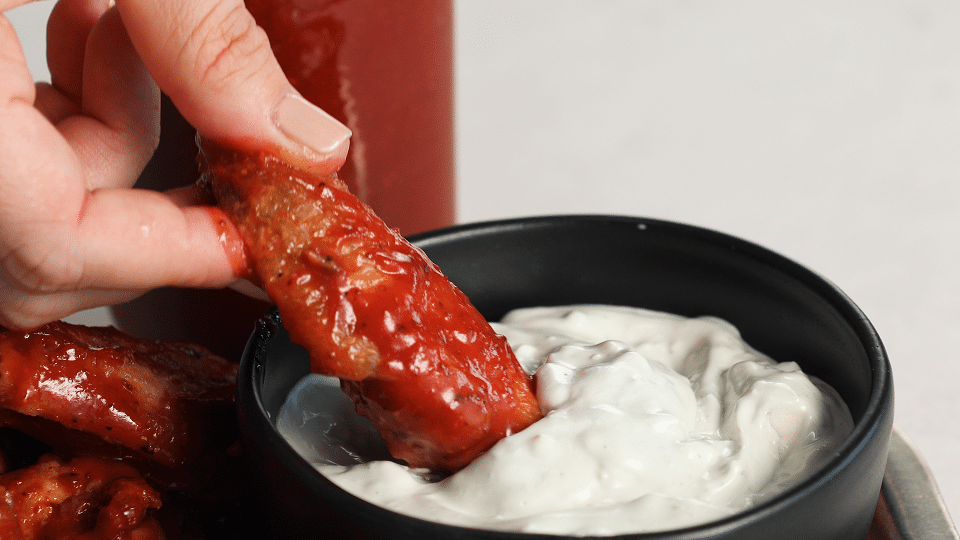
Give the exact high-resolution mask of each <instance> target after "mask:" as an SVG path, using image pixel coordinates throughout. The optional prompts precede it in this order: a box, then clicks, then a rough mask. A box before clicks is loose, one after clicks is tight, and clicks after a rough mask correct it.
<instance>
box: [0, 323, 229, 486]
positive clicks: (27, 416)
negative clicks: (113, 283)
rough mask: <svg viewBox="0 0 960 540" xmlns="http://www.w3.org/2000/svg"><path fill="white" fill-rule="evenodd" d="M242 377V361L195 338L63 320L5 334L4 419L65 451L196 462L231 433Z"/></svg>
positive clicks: (0, 404)
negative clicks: (159, 338) (165, 337)
mask: <svg viewBox="0 0 960 540" xmlns="http://www.w3.org/2000/svg"><path fill="white" fill-rule="evenodd" d="M235 384H236V366H235V365H232V364H230V363H228V362H226V361H225V360H224V359H222V358H220V357H218V356H215V355H213V354H211V353H209V352H208V351H207V350H206V349H203V348H201V347H199V346H196V345H192V344H188V343H179V342H154V341H149V340H142V339H136V338H133V337H130V336H128V335H126V334H124V333H122V332H120V331H119V330H116V329H114V328H88V327H83V326H76V325H71V324H67V323H63V322H59V321H58V322H53V323H50V324H47V325H45V326H43V327H41V328H40V329H38V330H35V331H32V332H13V331H6V330H4V331H2V332H0V409H2V410H0V425H10V426H13V427H16V428H17V429H20V430H21V431H24V432H26V433H28V434H30V435H31V436H34V437H36V438H37V439H40V440H42V441H43V442H45V443H47V444H50V445H52V446H54V447H55V448H57V449H59V450H62V451H64V452H67V453H91V452H96V453H100V454H103V453H110V454H112V455H115V456H116V457H133V458H137V459H142V460H146V461H149V462H153V463H156V464H157V465H159V466H162V467H172V468H176V467H181V466H183V465H185V464H188V463H191V462H194V461H196V460H197V459H198V458H199V457H200V456H201V454H202V453H203V452H205V451H206V449H207V448H208V446H209V445H210V444H211V442H212V441H215V440H216V437H217V436H221V435H222V436H225V437H228V436H229V434H226V435H223V434H224V431H225V429H229V428H231V427H232V426H233V425H234V422H233V414H234V413H233V403H234V388H235ZM231 431H232V430H231ZM230 442H232V441H230ZM228 444H229V443H228ZM93 447H96V448H93Z"/></svg>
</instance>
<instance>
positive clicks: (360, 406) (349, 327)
mask: <svg viewBox="0 0 960 540" xmlns="http://www.w3.org/2000/svg"><path fill="white" fill-rule="evenodd" d="M203 152H204V154H205V156H206V159H207V163H208V166H207V171H206V173H207V174H206V176H205V181H207V182H209V184H210V187H211V188H212V190H213V192H214V195H215V196H216V198H217V200H218V204H219V205H220V206H221V208H223V209H224V211H225V212H226V213H227V215H228V216H230V218H231V220H232V221H233V222H234V224H235V225H236V226H237V229H238V231H239V232H240V235H241V236H242V237H243V238H244V241H245V242H246V243H247V247H248V249H249V253H250V256H251V259H252V261H253V267H254V270H255V273H256V274H257V276H259V278H260V281H261V282H262V284H263V287H264V289H265V290H266V291H267V294H268V295H269V296H270V298H271V299H272V300H273V301H274V302H276V304H277V306H278V308H279V310H280V314H281V317H282V318H283V321H284V326H285V327H286V328H287V330H288V331H289V332H290V335H291V338H292V339H293V341H294V342H296V343H298V344H300V345H302V346H303V347H305V348H306V349H307V350H308V351H309V353H310V358H311V363H312V368H313V370H314V371H315V372H318V373H323V374H326V375H332V376H336V377H340V378H341V380H342V381H343V388H344V390H345V391H346V392H347V393H348V394H349V395H351V397H353V398H354V400H355V402H356V403H357V410H358V411H359V412H360V413H361V414H363V415H365V416H367V417H368V418H370V419H371V420H372V421H373V423H374V424H375V425H376V426H377V428H378V429H379V430H380V432H381V434H383V436H384V438H385V439H386V441H387V444H388V446H389V448H390V451H391V453H392V454H393V455H394V456H395V457H397V458H399V459H403V460H404V461H406V462H407V463H408V464H410V465H411V466H414V467H428V468H431V469H434V470H443V471H455V470H457V469H460V468H462V467H463V466H465V465H466V464H467V463H469V462H470V461H471V460H473V459H474V458H475V457H476V456H477V455H479V454H480V453H481V452H483V451H485V450H486V449H488V448H489V447H490V446H492V445H493V444H494V443H495V442H496V441H497V440H499V439H501V438H503V437H504V436H506V435H508V434H510V433H513V432H517V431H520V430H522V429H523V428H525V427H527V426H528V425H530V424H531V423H532V422H534V421H535V420H537V419H538V418H539V416H540V410H539V406H538V404H537V402H536V399H535V397H534V394H533V391H532V382H531V379H530V378H529V377H528V376H527V375H526V374H525V373H524V372H523V371H522V369H521V368H520V366H519V364H518V362H517V361H516V358H515V357H514V355H513V353H512V351H511V350H510V348H509V346H508V345H507V344H506V341H505V340H504V338H503V337H502V336H499V335H497V334H496V333H495V332H494V331H493V330H492V329H491V328H490V325H489V324H488V323H487V322H486V321H485V320H484V319H483V317H482V316H481V315H480V313H479V312H477V310H476V309H475V308H474V307H473V306H472V305H471V304H470V302H469V301H468V300H467V298H466V297H465V296H464V295H463V294H462V293H461V292H460V290H459V289H457V288H456V287H455V286H454V285H453V284H451V283H450V281H449V280H448V279H447V278H446V277H445V276H444V275H443V274H442V273H440V270H439V269H438V268H437V267H436V265H434V264H433V263H432V262H431V261H430V260H428V259H427V257H426V255H425V254H424V253H423V252H422V251H420V250H419V249H417V248H416V247H415V246H413V245H411V244H410V243H409V242H407V241H406V240H405V239H404V238H402V237H401V236H400V235H399V233H397V232H396V231H394V230H392V229H390V228H389V227H387V226H386V225H385V224H384V223H383V221H381V220H380V219H379V218H378V217H377V216H376V215H375V214H374V213H373V211H372V210H370V208H368V207H367V206H365V205H364V204H362V203H361V202H360V201H359V200H358V199H357V198H356V197H354V196H353V195H352V194H350V193H349V192H348V191H347V190H346V187H345V185H344V184H343V183H342V182H341V181H340V180H338V179H337V178H336V176H329V177H322V178H316V177H310V176H308V175H307V174H306V173H304V172H302V171H299V170H296V169H294V168H292V167H290V166H288V165H286V164H284V163H283V162H281V161H279V160H278V159H276V158H274V157H272V156H271V155H268V154H266V153H244V152H236V151H232V150H227V149H223V148H221V147H218V146H214V145H212V144H209V143H205V145H204V146H203Z"/></svg>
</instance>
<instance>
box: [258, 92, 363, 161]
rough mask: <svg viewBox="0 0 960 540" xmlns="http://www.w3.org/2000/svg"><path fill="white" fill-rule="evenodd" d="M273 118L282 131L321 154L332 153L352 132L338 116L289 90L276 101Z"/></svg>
mask: <svg viewBox="0 0 960 540" xmlns="http://www.w3.org/2000/svg"><path fill="white" fill-rule="evenodd" d="M273 121H274V122H275V123H276V125H277V127H278V128H280V131H282V132H283V134H284V135H286V136H287V137H289V138H291V139H293V140H295V141H297V142H298V143H300V144H302V145H304V146H306V147H308V148H310V149H311V150H313V151H314V152H317V153H318V154H322V155H328V154H332V153H333V152H334V151H336V150H337V148H339V147H340V145H342V144H343V143H345V142H346V141H347V140H349V139H350V135H351V134H352V133H351V132H350V128H348V127H347V126H345V125H343V124H341V123H340V121H339V120H337V119H336V118H334V117H332V116H330V115H329V114H327V112H326V111H324V110H323V109H321V108H320V107H317V106H316V105H314V104H313V103H310V102H309V101H307V100H306V99H304V98H303V96H301V95H300V94H296V93H293V92H291V93H289V94H286V95H284V96H283V97H281V98H280V101H279V102H277V106H276V107H275V108H274V111H273Z"/></svg>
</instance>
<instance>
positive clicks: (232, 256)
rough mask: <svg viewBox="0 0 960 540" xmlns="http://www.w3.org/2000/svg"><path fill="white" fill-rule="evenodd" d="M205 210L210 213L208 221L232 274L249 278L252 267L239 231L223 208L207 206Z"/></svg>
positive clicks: (251, 273)
mask: <svg viewBox="0 0 960 540" xmlns="http://www.w3.org/2000/svg"><path fill="white" fill-rule="evenodd" d="M207 212H208V213H209V214H210V221H211V222H212V223H213V226H214V228H215V229H216V231H217V238H219V239H220V247H222V248H223V253H224V254H225V255H226V256H227V261H228V262H229V263H230V268H232V269H233V275H234V276H236V277H238V278H242V279H249V278H250V277H251V276H252V275H253V269H252V268H250V260H249V257H248V256H247V250H246V246H245V244H244V243H243V240H242V239H241V238H240V235H239V233H237V229H236V228H235V227H234V226H233V223H231V222H230V220H229V219H228V218H227V216H226V215H225V214H224V213H223V210H220V209H219V208H216V207H209V208H207Z"/></svg>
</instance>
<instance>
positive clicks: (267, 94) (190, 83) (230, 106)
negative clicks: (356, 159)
mask: <svg viewBox="0 0 960 540" xmlns="http://www.w3.org/2000/svg"><path fill="white" fill-rule="evenodd" d="M117 8H118V9H119V10H120V14H121V17H122V18H123V21H124V24H125V25H126V26H127V29H128V31H129V33H130V37H131V40H132V41H133V43H134V46H135V47H136V48H137V51H138V53H139V54H140V56H141V58H142V59H143V61H144V64H145V65H146V66H147V69H148V70H149V71H150V73H151V75H153V77H154V79H155V80H156V81H157V84H158V85H159V86H160V88H161V89H162V90H163V91H164V92H166V93H167V94H168V95H169V96H170V98H171V99H172V100H173V102H174V104H176V106H177V109H179V110H180V112H181V114H183V116H184V118H186V119H187V121H188V122H190V123H191V125H193V126H194V127H196V128H197V130H198V131H200V132H201V133H202V134H203V135H205V136H207V137H209V138H212V139H216V140H221V141H230V142H233V143H234V144H241V145H243V144H246V145H249V144H250V142H251V141H253V142H254V143H257V144H260V145H266V146H268V147H271V148H272V149H273V150H275V151H277V152H278V153H280V154H281V155H283V156H284V157H285V158H286V159H288V160H289V161H291V162H293V163H295V164H297V165H301V166H305V167H307V168H310V169H313V170H315V171H316V172H318V173H321V174H323V173H330V172H333V171H335V170H337V169H339V168H340V166H342V165H343V161H344V159H345V158H346V152H347V148H348V146H349V137H350V130H349V129H347V128H346V127H345V126H343V125H342V124H341V123H340V122H339V121H337V120H336V119H334V118H333V117H332V116H330V115H329V114H327V113H326V112H324V111H322V110H321V109H319V108H317V107H315V106H313V105H311V104H309V103H308V102H306V101H305V100H303V98H302V97H300V96H299V94H297V93H296V91H295V90H294V89H293V87H292V86H291V85H290V83H289V82H288V81H287V78H286V76H285V75H284V74H283V71H282V69H281V68H280V65H279V63H278V62H277V60H276V58H275V57H274V56H273V51H272V50H271V48H270V43H269V41H268V39H267V35H266V33H265V32H264V31H263V29H261V28H260V27H258V26H257V24H256V22H255V21H254V19H253V16H252V15H251V14H250V13H249V12H248V11H247V10H246V8H245V7H244V4H243V2H242V0H118V1H117Z"/></svg>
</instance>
